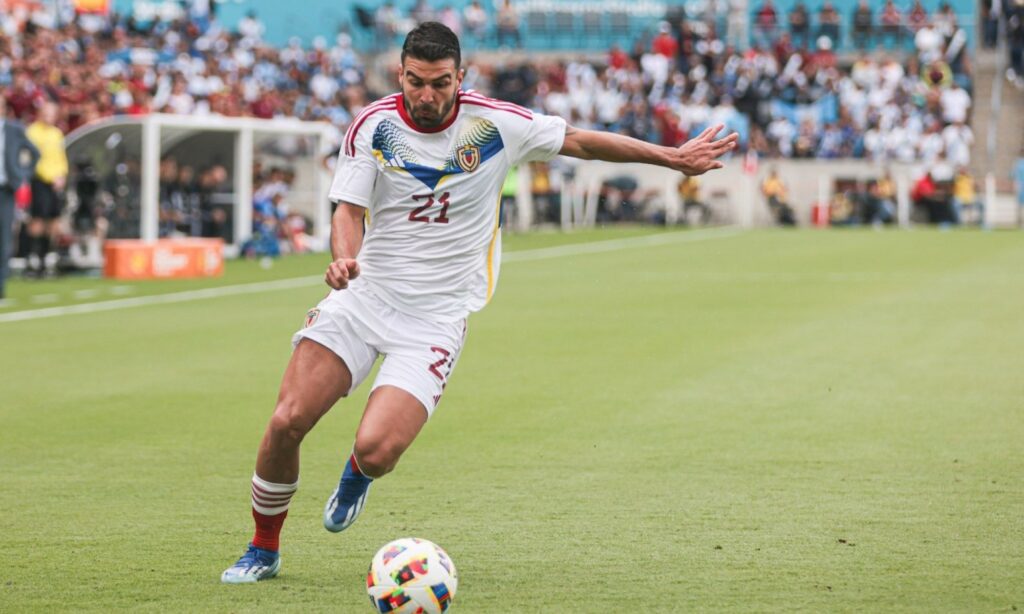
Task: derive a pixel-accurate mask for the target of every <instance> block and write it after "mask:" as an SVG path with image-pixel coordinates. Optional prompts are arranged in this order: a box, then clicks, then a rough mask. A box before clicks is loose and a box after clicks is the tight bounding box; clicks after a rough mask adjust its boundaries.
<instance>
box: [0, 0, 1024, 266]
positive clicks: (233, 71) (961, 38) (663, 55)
mask: <svg viewBox="0 0 1024 614" xmlns="http://www.w3.org/2000/svg"><path fill="white" fill-rule="evenodd" d="M753 1H754V2H757V0H753ZM164 4H165V5H166V4H167V3H164ZM172 4H174V7H172V8H175V7H176V10H173V11H169V12H168V11H163V12H160V11H155V10H152V11H149V12H148V13H145V14H142V15H140V14H139V11H135V12H133V13H131V14H119V13H117V12H116V11H109V12H106V13H101V14H94V13H89V12H83V11H80V10H75V7H74V6H73V4H69V3H68V2H57V3H56V7H57V8H56V10H53V7H51V6H50V5H49V4H48V3H41V2H24V1H16V0H0V9H2V10H0V91H2V92H3V97H4V99H5V101H6V107H7V116H8V118H10V119H14V120H18V121H20V122H21V123H23V124H25V125H32V124H42V125H44V126H46V127H48V128H52V129H53V130H56V131H58V132H59V134H61V135H66V134H68V133H69V132H71V131H74V130H75V129H77V128H79V127H80V126H83V125H85V124H88V123H90V122H94V121H96V120H99V119H100V118H104V117H110V116H119V115H122V116H142V115H146V114H150V113H168V114H176V115H199V116H224V117H254V118H263V119H269V118H278V117H292V118H298V119H301V120H307V121H314V122H324V123H325V124H328V125H330V126H331V127H332V134H333V140H334V141H335V143H334V144H329V146H328V147H326V148H325V150H324V151H323V152H321V155H323V156H324V162H325V164H326V165H327V166H328V167H329V166H330V151H331V146H336V144H337V142H339V141H340V138H341V135H342V134H343V133H344V130H345V129H346V127H347V125H348V123H349V122H351V120H352V118H353V117H354V116H355V115H356V114H358V112H359V111H360V110H361V109H362V108H363V107H365V106H366V105H367V104H369V103H371V102H372V101H374V100H375V99H377V98H378V97H380V96H383V95H386V94H388V93H390V92H391V91H393V89H394V87H395V86H394V69H395V66H394V63H393V62H392V61H388V62H383V61H381V60H382V58H393V59H394V58H395V55H394V53H395V46H396V45H398V44H399V43H400V41H401V40H402V37H403V36H404V33H405V32H406V31H408V30H409V29H410V28H412V27H413V26H415V24H417V23H419V22H422V21H426V20H438V21H441V22H443V23H445V24H446V25H448V26H449V27H451V28H452V29H453V30H454V31H455V32H456V33H458V34H460V36H461V37H462V40H463V41H464V43H465V46H466V48H467V49H468V50H470V51H471V52H470V53H468V54H467V61H466V63H465V68H466V79H465V83H464V87H465V88H467V89H469V88H472V89H477V90H480V91H482V92H483V93H485V94H488V95H492V96H494V97H497V98H501V99H505V100H510V101H512V102H515V103H517V104H520V105H522V106H526V107H529V108H532V109H534V110H536V111H539V112H544V113H550V114H555V115H559V116H562V117H564V118H566V119H567V120H569V121H570V122H571V123H573V124H575V125H578V126H580V127H584V128H591V127H593V128H599V129H602V130H611V131H615V132H620V133H623V134H628V135H630V136H634V137H637V138H640V139H644V140H647V141H650V142H655V143H660V144H663V145H668V146H678V145H680V144H682V143H683V142H685V141H686V140H687V139H688V138H689V137H691V136H692V135H694V134H696V133H699V132H700V131H701V130H703V129H704V128H705V127H707V126H708V125H710V124H714V123H722V124H725V125H726V127H727V129H728V130H731V131H736V132H738V133H739V135H740V143H741V150H740V152H739V154H740V155H748V156H755V157H757V158H769V159H772V158H777V159H787V158H814V159H858V158H859V159H867V160H871V161H874V162H878V163H887V162H889V161H896V162H914V163H921V164H922V165H924V169H925V170H926V172H925V173H923V174H922V178H923V177H925V176H927V177H928V178H929V181H931V182H932V183H933V184H934V186H933V193H938V194H943V195H944V196H943V197H942V200H943V202H945V203H947V204H944V205H942V206H940V207H937V206H932V205H922V206H926V208H927V209H928V211H929V214H928V218H929V219H931V220H932V221H936V222H940V223H959V222H960V221H962V220H963V216H962V215H961V214H960V213H958V211H961V210H962V209H963V207H962V206H959V205H955V204H954V202H953V201H954V198H953V196H952V195H953V192H954V190H953V187H954V186H955V185H956V182H957V180H958V179H957V178H958V177H960V178H962V179H960V181H961V184H962V190H961V192H962V193H961V194H960V195H961V196H962V197H963V198H959V199H957V202H958V203H959V202H962V201H964V200H965V199H967V200H969V198H968V196H971V195H969V194H968V190H967V187H966V186H967V183H968V182H967V179H964V178H963V177H969V176H970V171H969V169H970V166H971V152H972V149H973V145H974V140H975V134H974V132H973V130H972V128H971V124H972V115H973V112H974V107H975V105H976V101H975V99H974V97H973V91H974V67H973V65H972V53H971V50H972V47H973V46H975V45H980V46H983V47H984V46H992V45H995V44H996V42H997V40H999V38H998V37H997V34H998V32H1000V31H1001V30H1002V31H1004V32H1005V33H1006V37H1005V40H1006V41H1008V46H1007V54H1008V55H1007V58H1008V60H1007V61H1008V64H1007V69H1006V73H1005V76H1006V79H1007V82H1008V83H1009V84H1012V85H1014V86H1017V87H1022V88H1024V78H1022V75H1024V69H1022V65H1021V62H1022V55H1024V0H984V1H983V2H982V4H980V5H979V6H977V7H972V11H971V12H972V15H973V16H974V17H975V18H976V23H966V24H965V23H962V19H961V18H960V17H959V16H958V14H957V12H956V11H954V9H953V7H952V6H950V5H949V4H946V3H944V2H943V3H941V4H938V5H937V6H936V7H935V8H934V9H933V10H931V11H929V10H928V9H926V8H925V6H924V5H922V3H921V1H920V0H912V1H911V2H910V3H897V2H896V1H895V0H857V1H856V3H855V4H853V5H850V6H852V7H853V9H852V10H846V9H844V11H846V12H843V13H841V12H840V10H839V9H838V8H837V7H836V6H835V5H833V3H832V2H830V1H828V0H825V1H824V2H822V3H820V4H817V3H814V4H810V3H806V2H804V0H795V1H792V2H788V3H787V4H786V6H785V7H782V6H776V5H775V4H774V3H773V0H760V2H759V3H756V4H748V3H747V1H746V0H710V1H702V2H692V3H688V4H678V5H677V4H668V5H666V8H665V10H663V11H662V12H661V13H660V14H658V15H656V16H655V17H653V18H651V19H648V20H647V21H646V24H647V25H646V27H644V28H642V29H640V30H636V31H635V36H633V37H632V40H631V44H623V45H620V44H612V45H603V49H604V51H601V52H593V51H591V52H587V53H584V52H582V51H580V50H575V51H574V50H571V49H567V48H564V39H565V35H566V33H567V32H568V34H569V39H570V41H571V40H572V37H573V36H586V35H587V27H588V23H589V22H588V19H591V20H592V19H593V18H594V16H595V15H597V16H598V17H601V16H600V15H599V14H598V13H594V12H586V13H583V14H581V15H576V16H573V15H570V17H571V18H572V19H574V20H576V21H573V22H571V24H575V25H576V26H579V27H580V28H581V29H580V30H579V31H578V32H577V31H575V30H572V29H571V28H570V29H569V30H566V31H560V30H559V23H560V22H559V19H560V18H561V17H560V16H562V15H564V14H566V13H565V12H564V11H562V10H561V9H560V8H559V7H560V6H561V5H558V4H557V3H553V4H551V5H550V6H548V5H544V4H538V3H537V1H536V0H531V2H515V1H513V0H498V1H497V2H493V3H492V2H491V0H486V2H484V3H481V1H480V0H470V1H469V2H463V3H461V4H460V5H458V6H455V5H435V4H432V3H430V2H428V1H427V0H416V1H415V2H413V3H411V4H408V5H403V6H401V7H399V6H396V5H395V4H394V3H392V2H390V1H386V2H380V3H376V4H375V5H366V6H362V5H355V6H354V7H352V8H351V11H352V19H351V20H349V21H347V22H345V24H344V25H343V26H342V27H341V28H340V29H339V30H338V31H337V32H336V34H334V35H333V36H324V35H318V36H314V37H311V38H310V39H309V40H304V39H301V38H298V37H292V38H290V39H288V40H287V41H285V42H283V43H282V44H273V43H271V42H269V41H268V40H267V39H266V38H265V34H266V32H267V24H266V23H265V22H263V21H261V19H260V16H259V14H258V13H257V12H256V11H250V12H249V13H248V14H247V15H245V16H244V17H243V18H241V19H239V20H237V21H236V22H235V23H233V24H232V26H231V27H226V26H224V25H222V23H221V20H220V19H219V18H218V11H217V7H218V4H217V3H216V2H211V1H210V0H185V1H184V2H180V3H172ZM645 6H646V5H645ZM645 10H646V9H645ZM602 18H603V17H602ZM609 18H610V19H613V20H614V18H615V15H611V16H610V17H609ZM565 23H566V24H569V23H570V22H565ZM605 25H607V24H605ZM608 27H612V28H614V27H615V26H614V24H611V25H610V26H608ZM560 32H561V33H560ZM559 37H560V38H559ZM975 38H977V39H978V40H974V39H975ZM620 39H621V37H620ZM360 41H361V42H360ZM598 43H599V44H598V45H597V46H598V47H599V48H601V47H602V44H600V41H598ZM570 44H571V43H570ZM538 45H541V46H546V48H548V49H549V51H548V52H545V53H541V52H537V51H535V49H536V48H537V47H538ZM560 47H561V49H560V50H559V48H560ZM590 47H593V45H590ZM51 103H52V104H51ZM45 109H50V110H49V111H44V110H45ZM35 132H36V133H37V134H38V133H39V132H40V130H36V131H35ZM49 149H51V150H52V147H49ZM54 155H57V154H56V153H55V152H53V151H50V152H49V153H48V154H47V153H45V152H44V158H45V159H52V158H53V156H54ZM51 164H52V163H47V165H46V168H52V166H51ZM556 167H557V163H556ZM63 168H64V170H63V171H61V172H57V173H56V174H54V173H52V172H51V174H50V175H49V176H48V177H46V178H44V180H43V181H44V182H45V183H47V184H48V185H49V186H51V187H52V188H53V191H54V193H56V194H58V197H59V196H60V195H63V193H64V192H65V188H68V190H69V191H71V192H73V193H74V194H75V198H74V200H75V201H76V202H78V203H80V206H78V207H77V208H76V209H75V211H74V212H73V213H72V216H71V219H72V224H71V228H72V230H73V231H74V232H77V234H79V235H82V234H83V233H85V234H88V235H89V236H91V237H93V238H94V239H96V240H102V239H103V238H104V237H106V236H111V237H116V236H132V232H136V233H137V230H134V231H133V230H132V226H133V225H136V226H137V224H138V218H137V215H136V216H135V217H132V216H131V215H129V214H124V213H123V212H124V211H130V208H127V209H126V208H124V207H120V208H119V207H118V206H117V202H118V199H122V200H130V199H131V198H137V194H132V193H131V192H132V191H133V190H137V187H136V186H137V176H138V172H139V171H138V168H137V162H132V161H125V162H123V163H122V164H119V165H118V166H117V171H116V173H114V174H113V175H109V176H106V177H104V178H103V179H102V180H100V179H98V178H96V177H94V176H91V175H90V173H91V170H90V168H89V167H88V164H86V163H84V162H82V163H79V162H78V161H75V160H71V161H67V160H64V162H63ZM556 170H557V169H556ZM533 171H534V172H533V176H534V179H533V183H534V186H533V188H534V190H535V192H536V194H537V195H538V196H539V197H541V206H540V208H541V209H542V211H540V218H541V219H542V220H544V219H546V220H549V221H550V220H553V219H554V218H555V217H556V216H557V206H558V203H557V196H556V195H555V194H556V192H557V188H558V185H557V184H558V183H559V181H560V180H561V179H560V176H561V175H560V173H561V171H559V172H558V173H552V172H551V169H550V168H549V167H547V166H543V167H537V168H534V169H533ZM69 174H70V175H74V181H73V182H71V184H70V185H69V184H68V181H67V179H68V175H69ZM289 177H292V178H294V172H292V171H291V170H290V169H288V168H286V167H277V166H275V167H272V168H264V167H263V165H262V164H260V163H259V161H257V165H256V167H255V168H254V172H253V186H254V198H253V201H254V202H253V207H254V215H253V219H254V228H253V229H254V237H253V239H251V240H250V241H249V242H247V243H246V245H245V246H243V251H244V252H245V253H253V254H277V253H279V252H280V251H282V249H283V250H295V251H302V250H304V249H307V248H308V241H307V240H305V239H304V238H303V237H308V234H307V233H308V232H309V228H308V227H309V223H310V222H309V220H308V219H303V218H302V216H299V215H297V214H294V213H293V212H290V211H289V209H288V206H287V203H288V194H289V190H290V188H291V182H290V179H289ZM228 180H229V178H228V173H227V171H226V170H225V168H224V167H223V166H221V165H218V164H211V165H208V166H206V167H203V168H196V167H195V165H194V164H191V163H190V162H189V161H185V160H177V159H164V160H163V161H162V162H161V170H160V199H161V212H160V221H159V229H160V236H165V237H171V236H183V235H184V236H211V237H217V236H221V237H225V238H230V229H231V224H232V222H231V219H230V218H231V210H230V207H228V206H225V204H224V203H225V200H226V199H225V197H224V194H225V193H226V192H228V191H229V190H230V187H229V186H227V183H228ZM780 182H781V180H780ZM627 183H628V182H627ZM970 184H971V185H972V186H974V185H975V184H976V182H975V181H974V180H973V179H971V182H970ZM621 188H622V186H618V187H616V186H615V185H607V186H605V188H604V192H603V196H602V198H605V196H607V195H608V194H612V193H614V194H615V196H614V197H613V198H611V199H610V200H609V199H607V198H605V200H608V202H613V201H614V202H618V203H619V205H621V204H623V203H625V204H629V202H628V199H626V200H621V199H623V195H624V194H625V195H627V196H628V195H632V194H640V193H641V192H640V191H638V190H636V189H633V190H630V189H628V186H627V188H626V189H621ZM918 188H920V189H918ZM887 189H890V188H887V186H886V185H885V184H884V182H883V183H882V184H881V188H879V182H878V181H876V182H874V183H872V184H870V185H868V184H863V185H861V186H859V187H855V189H853V191H852V192H850V193H851V194H854V195H855V196H854V197H851V198H850V199H847V200H848V201H849V202H856V203H861V204H859V205H857V206H848V207H846V214H844V213H843V210H844V208H843V207H842V206H840V207H834V211H833V214H832V217H833V220H834V221H835V222H836V223H841V222H842V221H843V220H844V219H848V220H859V221H862V222H865V223H878V222H882V223H886V222H890V221H891V219H892V215H891V212H889V207H890V202H891V200H892V195H891V194H890V193H887V192H886V190H887ZM972 189H973V188H972ZM780 190H781V187H780V186H778V185H776V186H774V187H772V186H769V187H767V188H764V189H763V193H764V197H765V199H766V202H768V203H769V206H770V208H771V211H772V215H773V217H774V219H775V220H776V221H777V222H778V223H780V224H790V223H793V222H794V221H795V220H794V219H793V216H792V214H791V213H787V208H786V205H785V198H782V197H780V196H782V195H781V194H780V193H779V192H780ZM879 190H881V195H879ZM915 190H916V191H915V195H916V196H915V202H920V203H928V202H930V201H929V200H928V197H920V198H918V197H917V196H920V194H923V193H926V192H928V186H927V185H924V186H915ZM36 192H37V193H41V192H42V190H39V189H37V190H36ZM680 195H681V198H682V199H683V200H684V201H685V202H686V203H691V204H695V206H696V205H697V204H699V205H701V206H700V207H699V208H697V209H694V210H695V211H697V212H696V213H695V214H694V216H691V217H692V218H693V219H705V218H706V217H707V213H706V211H707V207H706V206H705V203H703V200H704V199H702V198H701V196H700V187H699V182H693V183H687V182H684V183H683V184H682V185H680ZM616 199H620V200H619V201H616ZM227 200H229V198H228V199H227ZM974 200H976V195H974ZM864 202H869V203H871V204H870V205H863V204H862V203H864ZM619 205H616V206H613V207H610V208H605V209H604V210H603V216H604V218H603V219H607V220H614V219H654V218H656V216H653V217H652V216H646V217H645V216H644V215H641V214H630V213H629V211H636V210H640V209H642V207H641V206H638V205H635V203H634V204H633V205H631V206H619ZM512 206H514V203H511V202H510V208H511V207H512ZM119 211H120V212H122V213H120V214H119V213H118V212H119ZM622 211H625V212H626V213H621V212H622ZM851 211H853V212H854V213H850V212H851ZM864 211H868V213H863V212H864ZM887 212H888V213H887ZM36 213H37V212H36V210H35V209H32V210H30V215H28V216H27V217H29V218H31V219H32V220H35V219H36ZM48 216H49V213H46V215H43V216H42V226H41V225H40V223H35V222H32V221H30V220H28V219H26V220H25V223H24V224H22V225H21V226H20V227H19V234H20V237H21V240H20V241H18V242H17V245H18V252H17V254H18V255H20V256H22V257H24V258H26V259H28V260H30V261H31V263H32V267H30V270H31V269H33V268H35V269H37V270H41V269H42V266H43V264H45V261H46V254H47V253H48V252H49V251H50V250H52V249H53V248H52V245H51V244H52V243H53V242H59V241H60V238H59V237H58V236H57V234H58V233H57V231H56V230H53V229H52V228H50V225H49V222H50V219H49V217H48ZM687 219H690V218H687ZM655 221H657V220H656V219H655ZM90 233H91V234H90ZM44 235H45V236H47V237H49V238H48V239H47V243H46V245H42V244H41V241H42V240H41V239H39V240H37V239H35V238H33V237H37V236H44ZM271 237H272V238H273V240H271ZM65 242H67V241H65Z"/></svg>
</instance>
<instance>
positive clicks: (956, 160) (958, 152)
mask: <svg viewBox="0 0 1024 614" xmlns="http://www.w3.org/2000/svg"><path fill="white" fill-rule="evenodd" d="M942 140H943V141H945V142H946V159H948V160H949V162H950V164H953V165H955V166H967V165H968V164H970V163H971V146H972V145H974V132H973V131H972V130H971V127H970V126H968V125H966V124H963V123H954V124H950V125H948V126H946V128H945V129H944V130H943V131H942Z"/></svg>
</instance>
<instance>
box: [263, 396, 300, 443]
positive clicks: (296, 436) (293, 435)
mask: <svg viewBox="0 0 1024 614" xmlns="http://www.w3.org/2000/svg"><path fill="white" fill-rule="evenodd" d="M309 429H310V423H309V420H308V419H307V418H306V417H305V416H304V415H303V412H302V411H301V409H300V408H299V407H298V406H297V405H296V404H295V403H292V402H288V401H286V400H281V401H279V402H278V404H277V407H276V408H275V409H274V415H273V416H271V418H270V430H271V431H272V432H273V434H274V438H275V439H277V440H278V441H281V440H284V441H288V442H291V443H295V444H298V443H300V442H301V441H302V439H303V438H304V437H305V436H306V433H308V432H309Z"/></svg>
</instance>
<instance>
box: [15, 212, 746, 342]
mask: <svg viewBox="0 0 1024 614" xmlns="http://www.w3.org/2000/svg"><path fill="white" fill-rule="evenodd" d="M740 232H742V231H741V230H740V229H738V228H735V227H731V226H725V227H721V228H711V229H708V230H694V231H691V232H665V233H660V234H655V235H647V236H643V237H632V238H628V239H609V240H607V241H592V242H589V243H574V244H570V245H559V246H557V247H542V248H538V249H528V250H523V251H519V252H509V253H507V254H504V255H503V256H502V264H506V263H509V262H531V261H534V260H545V259H549V258H560V257H563V256H578V255H583V254H599V253H604V252H615V251H620V250H624V249H633V248H637V247H653V246H659V245H674V244H677V243H693V242H696V241H707V240H709V239H724V238H727V237H732V236H735V235H737V234H739V233H740ZM323 282H324V278H323V275H309V276H306V277H291V278H288V279H279V280H275V281H259V282H254V283H249V284H237V285H233V286H218V287H216V288H204V289H202V290H185V291H183V292H172V293H169V294H154V295H150V296H138V297H133V298H121V299H115V300H112V301H99V302H95V303H85V304H82V305H66V306H62V307H47V308H45V309H28V310H25V311H15V312H12V313H4V314H0V324H3V323H5V322H23V321H26V320H39V319H42V318H56V317H60V316H69V315H78V314H86V313H97V312H101V311H115V310H118V309H129V308H132V307H145V306H147V305H167V304H171V303H187V302H191V301H198V300H203V299H210V298H220V297H223V296H237V295H240V294H258V293H261V292H273V291H275V290H289V289H293V288H304V287H308V286H312V285H316V284H322V283H323Z"/></svg>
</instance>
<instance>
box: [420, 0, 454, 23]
mask: <svg viewBox="0 0 1024 614" xmlns="http://www.w3.org/2000/svg"><path fill="white" fill-rule="evenodd" d="M409 16H410V17H412V20H413V21H414V22H416V23H417V24H421V23H425V22H427V21H434V9H433V8H431V6H430V3H429V2H428V1H427V0H416V4H415V5H413V7H412V10H411V11H409ZM460 29H461V28H460Z"/></svg>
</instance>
